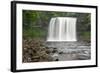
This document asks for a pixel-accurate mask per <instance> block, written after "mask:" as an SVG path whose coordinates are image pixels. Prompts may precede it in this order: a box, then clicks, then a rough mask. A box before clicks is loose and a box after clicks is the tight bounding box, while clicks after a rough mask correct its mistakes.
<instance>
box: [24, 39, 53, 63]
mask: <svg viewBox="0 0 100 73" xmlns="http://www.w3.org/2000/svg"><path fill="white" fill-rule="evenodd" d="M50 53H51V51H50V50H49V49H48V47H45V46H44V43H43V41H42V40H33V39H31V40H24V41H23V62H24V63H25V62H44V61H52V60H53V59H52V57H51V56H50Z"/></svg>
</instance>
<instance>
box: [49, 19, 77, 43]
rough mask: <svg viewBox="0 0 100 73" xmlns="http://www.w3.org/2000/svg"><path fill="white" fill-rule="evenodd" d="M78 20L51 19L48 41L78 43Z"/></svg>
mask: <svg viewBox="0 0 100 73" xmlns="http://www.w3.org/2000/svg"><path fill="white" fill-rule="evenodd" d="M76 20H77V19H76V18H73V17H55V18H51V20H50V23H49V29H48V37H47V41H53V42H56V41H66V42H67V41H77V39H76Z"/></svg>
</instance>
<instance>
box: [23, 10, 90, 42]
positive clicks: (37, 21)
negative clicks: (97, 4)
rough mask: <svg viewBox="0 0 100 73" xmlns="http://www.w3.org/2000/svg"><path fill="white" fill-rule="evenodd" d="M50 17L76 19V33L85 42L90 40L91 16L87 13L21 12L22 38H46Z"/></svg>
mask: <svg viewBox="0 0 100 73" xmlns="http://www.w3.org/2000/svg"><path fill="white" fill-rule="evenodd" d="M52 17H76V18H77V33H78V36H79V37H81V38H82V39H83V40H85V41H89V40H90V36H91V35H90V31H91V23H90V22H91V21H90V19H91V15H90V14H89V13H75V12H53V11H52V12H51V11H32V10H23V37H24V38H43V37H46V36H47V31H48V25H49V22H50V19H51V18H52Z"/></svg>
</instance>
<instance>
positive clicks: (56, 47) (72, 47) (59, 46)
mask: <svg viewBox="0 0 100 73" xmlns="http://www.w3.org/2000/svg"><path fill="white" fill-rule="evenodd" d="M87 59H91V48H90V44H83V42H81V43H79V42H70V43H65V42H60V43H59V42H52V43H51V42H44V40H41V39H30V40H23V62H24V63H27V62H47V61H48V62H49V61H67V60H87Z"/></svg>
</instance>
